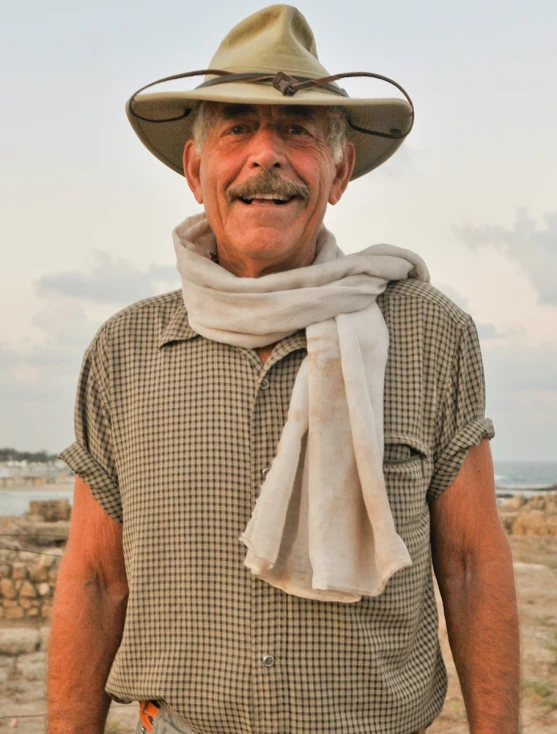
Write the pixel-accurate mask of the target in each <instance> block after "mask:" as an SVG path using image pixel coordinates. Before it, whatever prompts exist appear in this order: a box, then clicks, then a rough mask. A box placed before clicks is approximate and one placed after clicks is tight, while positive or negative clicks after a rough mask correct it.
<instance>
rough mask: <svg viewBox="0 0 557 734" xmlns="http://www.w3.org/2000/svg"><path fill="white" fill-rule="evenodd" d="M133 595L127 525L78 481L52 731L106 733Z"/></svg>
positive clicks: (53, 654) (51, 666)
mask: <svg viewBox="0 0 557 734" xmlns="http://www.w3.org/2000/svg"><path fill="white" fill-rule="evenodd" d="M127 596H128V585H127V579H126V570H125V566H124V555H123V550H122V528H121V526H120V525H119V524H118V523H117V522H115V521H114V520H113V519H112V518H111V517H110V516H109V515H107V513H106V512H105V511H104V510H103V509H102V507H101V506H100V505H99V504H98V502H97V501H96V500H95V498H94V497H93V495H92V494H91V491H90V489H89V487H88V486H87V485H86V484H85V482H83V481H82V480H81V479H80V478H79V477H76V482H75V492H74V503H73V508H72V522H71V528H70V536H69V539H68V545H67V548H66V552H65V554H64V558H63V560H62V563H61V565H60V572H59V575H58V582H57V585H56V598H55V602H54V611H53V618H52V630H51V636H50V644H49V663H48V710H49V713H48V732H49V734H58V733H59V732H64V734H69V733H70V732H87V734H97V733H100V732H103V731H104V724H105V721H106V716H107V713H108V707H109V705H110V699H109V697H108V696H107V694H106V693H105V691H104V687H105V683H106V680H107V678H108V673H109V671H110V666H111V664H112V661H113V659H114V656H115V654H116V651H117V649H118V646H119V644H120V640H121V638H122V631H123V628H124V619H125V616H126V604H127Z"/></svg>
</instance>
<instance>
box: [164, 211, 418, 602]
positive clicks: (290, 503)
mask: <svg viewBox="0 0 557 734" xmlns="http://www.w3.org/2000/svg"><path fill="white" fill-rule="evenodd" d="M173 238H174V246H175V249H176V257H177V265H178V272H179V273H180V278H181V280H182V292H183V298H184V304H185V306H186V309H187V312H188V317H189V323H190V325H191V327H192V328H193V329H194V330H195V331H197V332H198V333H199V334H201V335H202V336H204V337H206V338H207V339H212V340H214V341H218V342H224V343H225V344H232V345H234V346H239V347H246V348H250V349H253V348H256V347H263V346H266V345H268V344H273V343H274V342H277V341H279V340H280V339H283V338H284V337H286V336H289V335H290V334H293V333H294V332H295V331H296V330H298V329H302V328H305V329H306V337H307V350H308V355H307V357H306V358H305V359H304V361H303V362H302V364H301V366H300V369H299V372H298V375H297V377H296V380H295V383H294V387H293V390H292V397H291V400H290V407H289V411H288V418H287V421H286V424H285V426H284V428H283V431H282V436H281V439H280V442H279V444H278V447H277V453H276V456H275V458H274V460H273V463H272V465H271V470H270V471H269V473H268V474H267V477H266V479H265V481H264V483H263V486H262V487H261V492H260V495H259V499H258V500H257V503H256V506H255V509H254V511H253V514H252V517H251V519H250V521H249V523H248V525H247V527H246V529H245V531H244V533H243V535H242V537H241V540H242V541H243V542H244V543H245V545H246V546H247V549H248V550H247V554H246V558H245V564H246V566H247V567H248V568H249V569H251V571H252V573H253V574H255V575H256V576H258V577H260V578H261V579H263V580H265V581H266V582H268V583H269V584H271V585H273V586H276V587H278V588H280V589H282V590H283V591H286V592H287V593H289V594H295V595H296V596H300V597H305V598H309V599H320V600H327V601H341V602H353V601H358V600H359V599H360V598H361V596H362V595H366V596H376V595H377V594H380V593H381V592H382V591H383V589H384V587H385V584H386V583H387V581H388V580H389V578H390V577H391V576H392V575H393V574H394V573H395V572H396V571H398V570H399V569H401V568H404V567H406V566H410V565H411V564H412V561H411V559H410V555H409V553H408V550H407V548H406V546H405V544H404V542H403V541H402V539H401V538H400V537H399V536H398V535H397V533H396V530H395V526H394V522H393V517H392V514H391V510H390V506H389V501H388V497H387V493H386V490H385V480H384V477H383V468H382V465H383V384H384V380H385V365H386V362H387V351H388V344H389V334H388V330H387V327H386V324H385V322H384V320H383V316H382V314H381V311H380V310H379V307H378V306H377V303H376V299H377V296H378V295H379V294H380V293H382V292H383V291H384V290H385V288H386V286H387V284H388V283H389V281H391V280H401V279H405V278H408V277H416V278H419V279H420V280H424V281H429V274H428V271H427V268H426V266H425V263H424V262H423V260H422V259H421V258H420V257H418V256H417V255H415V254H414V253H412V252H410V251H409V250H403V249H401V248H398V247H394V246H392V245H374V246H372V247H368V248H367V249H365V250H362V251H361V252H360V253H357V254H354V255H348V256H345V255H344V254H343V253H342V251H341V250H340V249H339V248H338V247H337V244H336V241H335V238H334V237H333V235H332V234H331V233H330V232H329V231H328V230H327V229H326V228H325V227H322V228H321V231H320V233H319V235H318V239H317V256H316V258H315V261H314V262H313V264H312V265H310V266H308V267H304V268H298V269H295V270H288V271H285V272H281V273H274V274H272V275H265V276H262V277H260V278H239V277H237V276H235V275H233V274H232V273H229V272H228V271H227V270H225V269H224V268H222V267H221V266H219V265H218V264H217V263H215V262H212V260H211V255H212V254H214V253H215V252H216V242H215V238H214V235H213V233H212V231H211V229H210V227H209V225H208V223H207V219H206V217H205V215H204V214H201V215H198V216H195V217H191V218H189V219H186V220H185V221H184V222H183V223H182V224H180V225H179V226H178V227H177V228H176V229H175V230H174V232H173ZM271 383H272V379H271Z"/></svg>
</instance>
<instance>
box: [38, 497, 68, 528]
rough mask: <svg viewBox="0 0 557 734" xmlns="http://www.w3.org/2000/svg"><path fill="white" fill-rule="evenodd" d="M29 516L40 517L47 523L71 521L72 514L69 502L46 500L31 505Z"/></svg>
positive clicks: (64, 500)
mask: <svg viewBox="0 0 557 734" xmlns="http://www.w3.org/2000/svg"><path fill="white" fill-rule="evenodd" d="M29 514H30V515H40V516H41V517H42V518H43V520H45V521H46V522H56V521H58V520H69V519H70V514H71V508H70V503H69V501H68V500H66V499H63V500H45V501H42V502H41V501H37V502H30V503H29Z"/></svg>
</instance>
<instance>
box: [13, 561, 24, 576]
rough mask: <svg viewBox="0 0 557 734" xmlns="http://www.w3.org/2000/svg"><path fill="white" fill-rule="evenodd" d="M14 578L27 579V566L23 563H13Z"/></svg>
mask: <svg viewBox="0 0 557 734" xmlns="http://www.w3.org/2000/svg"><path fill="white" fill-rule="evenodd" d="M12 578H13V579H26V578H27V566H26V565H25V563H21V561H16V562H15V563H12Z"/></svg>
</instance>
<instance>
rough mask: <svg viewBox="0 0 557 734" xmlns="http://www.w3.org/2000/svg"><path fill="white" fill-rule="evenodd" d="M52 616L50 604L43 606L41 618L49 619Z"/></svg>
mask: <svg viewBox="0 0 557 734" xmlns="http://www.w3.org/2000/svg"><path fill="white" fill-rule="evenodd" d="M51 615H52V604H43V607H42V609H41V617H42V618H43V619H50V617H51Z"/></svg>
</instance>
